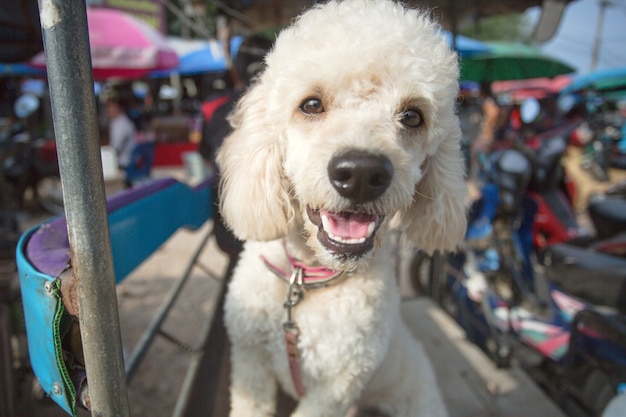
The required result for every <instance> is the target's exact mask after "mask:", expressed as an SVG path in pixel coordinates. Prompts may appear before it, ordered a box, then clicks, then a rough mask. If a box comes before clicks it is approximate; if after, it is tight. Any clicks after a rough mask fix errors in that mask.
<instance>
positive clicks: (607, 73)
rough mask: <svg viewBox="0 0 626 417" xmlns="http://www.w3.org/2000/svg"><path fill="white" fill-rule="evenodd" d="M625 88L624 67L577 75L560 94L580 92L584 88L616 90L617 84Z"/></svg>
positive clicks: (625, 76)
mask: <svg viewBox="0 0 626 417" xmlns="http://www.w3.org/2000/svg"><path fill="white" fill-rule="evenodd" d="M620 83H621V84H622V85H623V86H626V67H621V68H612V69H608V70H601V71H594V72H591V73H589V74H584V75H579V76H577V77H576V78H574V81H573V82H572V83H571V84H570V85H568V86H567V87H565V88H564V89H563V90H562V91H561V94H568V93H572V92H575V91H580V90H583V89H585V88H600V89H602V87H603V86H604V87H606V88H607V89H608V87H609V86H611V87H613V88H616V87H617V86H618V85H619V84H620Z"/></svg>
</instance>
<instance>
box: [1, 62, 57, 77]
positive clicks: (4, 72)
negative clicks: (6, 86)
mask: <svg viewBox="0 0 626 417" xmlns="http://www.w3.org/2000/svg"><path fill="white" fill-rule="evenodd" d="M45 74H46V70H42V69H39V68H34V67H31V66H30V65H27V64H24V63H18V64H3V63H0V77H9V76H12V75H45Z"/></svg>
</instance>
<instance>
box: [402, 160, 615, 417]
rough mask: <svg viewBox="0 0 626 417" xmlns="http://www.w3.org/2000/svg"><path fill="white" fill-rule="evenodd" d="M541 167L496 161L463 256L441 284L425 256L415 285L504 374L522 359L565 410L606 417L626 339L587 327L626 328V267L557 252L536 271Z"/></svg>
mask: <svg viewBox="0 0 626 417" xmlns="http://www.w3.org/2000/svg"><path fill="white" fill-rule="evenodd" d="M534 162H535V161H534V160H533V158H532V153H529V152H528V151H527V150H522V149H516V148H511V149H504V150H499V151H497V152H494V153H493V154H491V155H489V156H488V157H487V158H486V159H485V161H484V164H483V168H484V169H483V172H484V174H485V175H484V185H483V187H482V195H481V198H480V199H479V200H477V201H476V202H475V203H474V205H473V207H472V209H471V210H470V219H469V226H468V230H467V233H466V240H465V242H464V244H463V246H462V247H461V249H460V250H459V251H458V252H456V253H453V254H450V255H448V256H447V257H446V259H445V272H444V274H442V275H443V276H442V277H439V279H437V278H436V277H432V276H431V277H428V272H429V271H433V270H436V268H435V266H434V263H433V262H426V261H428V258H426V257H425V256H424V255H423V254H418V256H416V258H415V261H414V263H413V268H412V274H413V280H414V283H416V286H417V287H418V289H419V288H420V287H421V288H422V289H424V288H425V289H426V291H427V292H429V293H430V294H439V298H438V301H439V302H440V304H441V305H442V307H443V308H444V309H446V310H447V311H448V312H449V313H450V314H451V315H452V316H453V317H455V319H456V320H457V321H458V323H459V324H460V325H461V326H462V328H463V329H464V330H465V332H466V335H467V338H468V339H469V340H470V341H472V342H474V343H475V344H476V345H478V346H479V347H480V348H481V349H483V350H484V351H485V352H486V353H487V355H488V356H489V357H491V358H492V359H493V361H494V362H495V363H496V364H497V365H498V366H503V367H504V366H508V365H509V364H510V363H511V361H512V360H513V359H515V361H516V362H519V363H521V364H522V365H523V366H524V367H525V368H526V369H527V370H528V371H529V373H531V375H532V376H533V377H534V378H535V380H536V381H537V382H538V383H540V384H541V385H543V386H544V387H545V388H546V390H547V391H548V392H551V393H552V394H553V397H554V398H555V400H557V401H558V402H559V403H560V404H561V405H562V406H563V408H565V409H568V410H569V409H572V410H574V409H576V410H579V413H578V414H574V413H573V414H572V415H580V416H592V415H598V414H599V413H600V412H601V411H602V410H603V409H604V407H605V406H606V404H607V403H608V402H609V400H610V399H611V398H612V397H613V396H615V395H617V393H618V390H619V387H620V386H621V384H623V383H626V354H625V352H626V340H624V339H626V338H624V337H621V336H620V335H619V332H617V335H616V333H615V332H613V331H611V332H608V330H606V328H607V327H606V326H605V327H602V326H596V327H597V329H596V328H595V327H592V326H591V325H589V326H587V325H585V323H586V322H585V319H586V318H587V317H589V316H590V315H592V314H598V315H600V314H602V315H603V316H605V317H606V320H608V321H611V322H613V321H614V322H617V323H619V322H621V321H622V320H623V318H624V316H623V314H624V313H626V310H625V309H624V305H623V301H622V300H623V299H626V259H622V258H618V257H612V256H609V255H606V254H601V256H603V257H606V258H607V259H608V258H610V259H611V262H612V263H611V264H610V267H609V268H604V267H603V262H608V261H607V259H603V260H602V262H600V263H599V264H598V263H596V264H595V266H594V265H592V264H587V263H586V261H585V259H587V258H586V257H585V258H582V259H579V258H578V257H577V254H574V253H573V252H567V253H566V254H565V255H564V256H561V257H557V255H560V254H561V252H560V251H558V250H555V249H553V248H554V245H552V246H547V248H546V249H544V250H543V251H542V252H541V254H542V257H541V259H540V260H541V261H542V262H540V263H537V262H536V260H535V256H536V252H535V250H534V247H533V229H534V224H535V221H536V215H537V213H538V206H539V205H538V204H537V200H536V199H534V198H532V193H530V194H529V192H528V190H529V187H530V186H531V184H532V176H533V173H534ZM579 249H580V250H585V251H590V250H591V249H585V248H581V247H579ZM550 253H551V254H552V255H549V254H550ZM548 259H552V264H551V265H549V264H548V263H547V262H546V261H547V260H548ZM572 262H580V263H581V264H583V265H584V266H585V267H587V269H584V270H582V271H583V272H581V273H580V274H579V276H580V279H579V280H576V281H570V276H571V274H572V270H570V269H567V268H570V266H571V264H572ZM622 271H623V272H622ZM425 275H426V276H425ZM585 279H586V281H585ZM426 283H428V284H429V285H426ZM583 284H585V285H583ZM586 284H592V285H586ZM576 285H583V286H584V288H585V290H584V291H578V290H577V287H576ZM588 287H593V288H594V289H592V290H589V288H588ZM593 291H595V292H593ZM609 293H611V294H609ZM605 330H606V332H605ZM574 336H575V337H574ZM622 336H623V335H622ZM581 340H584V341H585V343H583V342H581ZM580 358H585V359H580ZM583 360H584V361H585V366H586V368H585V367H583V366H582V365H581V361H583ZM608 371H610V372H608ZM574 376H575V378H574ZM567 378H571V379H573V380H576V381H577V383H578V385H577V386H579V387H584V389H583V391H581V392H582V393H581V392H578V393H575V392H574V390H573V388H574V387H572V386H571V384H572V381H571V380H566V379H567ZM607 381H608V382H607ZM570 388H571V389H570ZM600 393H602V395H600ZM574 394H576V395H574Z"/></svg>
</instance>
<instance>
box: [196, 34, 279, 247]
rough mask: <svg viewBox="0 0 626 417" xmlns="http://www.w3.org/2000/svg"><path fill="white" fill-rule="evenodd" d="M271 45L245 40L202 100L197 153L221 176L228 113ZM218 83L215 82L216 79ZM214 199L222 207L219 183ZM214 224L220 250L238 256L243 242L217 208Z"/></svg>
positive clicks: (261, 64)
mask: <svg viewBox="0 0 626 417" xmlns="http://www.w3.org/2000/svg"><path fill="white" fill-rule="evenodd" d="M271 45H272V42H271V41H269V40H267V39H265V38H262V37H252V38H248V39H246V40H244V42H243V43H242V44H241V46H240V47H239V51H238V53H237V56H236V57H235V58H234V60H233V63H232V66H231V68H230V70H229V71H228V72H226V73H225V74H224V77H223V79H222V80H218V81H219V83H221V84H222V85H221V86H220V87H221V88H218V89H216V90H217V92H216V91H213V93H212V94H211V95H210V96H209V97H208V98H207V99H206V100H205V101H204V102H203V103H202V106H201V108H202V116H203V125H202V139H201V141H200V145H199V147H198V152H199V153H200V155H202V157H203V158H204V160H205V161H206V162H207V163H208V164H209V166H210V167H211V169H212V170H213V171H214V172H215V173H216V175H217V176H218V177H219V171H218V167H217V164H216V163H215V156H216V153H217V150H218V148H219V147H220V146H221V145H222V142H223V140H224V138H225V137H226V136H228V134H230V132H231V126H230V123H229V122H228V115H229V114H230V112H231V111H232V110H233V109H234V107H235V105H236V104H237V101H239V98H240V97H241V96H242V95H243V93H244V92H245V91H246V88H247V87H248V86H249V85H250V82H251V81H252V80H253V79H254V77H255V76H256V75H257V74H258V73H260V72H261V70H262V69H263V65H264V64H263V59H264V56H265V54H266V53H267V52H268V51H269V49H270V48H271ZM215 85H216V82H214V86H215ZM216 183H217V182H216ZM211 198H212V201H213V203H214V204H215V205H216V208H217V207H218V206H219V204H218V192H217V186H215V187H214V189H213V192H212V197H211ZM213 227H214V232H215V237H216V241H217V244H218V246H219V247H220V249H221V250H222V251H223V252H225V253H226V254H228V255H229V256H230V257H231V258H235V257H236V256H237V255H238V254H239V252H241V250H242V249H243V242H241V241H240V240H238V239H237V238H236V237H235V236H234V235H233V234H232V233H231V232H230V231H229V230H228V229H227V228H226V226H225V225H224V223H223V222H222V217H221V215H220V213H219V210H215V216H214V226H213Z"/></svg>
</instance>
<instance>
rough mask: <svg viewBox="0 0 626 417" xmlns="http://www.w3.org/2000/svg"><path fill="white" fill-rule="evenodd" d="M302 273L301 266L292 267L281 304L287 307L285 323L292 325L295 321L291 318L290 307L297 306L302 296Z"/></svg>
mask: <svg viewBox="0 0 626 417" xmlns="http://www.w3.org/2000/svg"><path fill="white" fill-rule="evenodd" d="M303 277H304V273H303V270H302V268H300V267H296V268H294V270H293V272H292V273H291V276H290V277H289V287H288V289H287V299H286V300H285V303H284V304H283V307H285V308H286V309H287V322H286V323H285V325H289V326H294V325H295V323H294V322H293V321H292V320H291V309H292V308H294V307H295V306H297V305H298V304H299V303H300V301H302V298H304V292H303V291H302V285H303Z"/></svg>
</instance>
